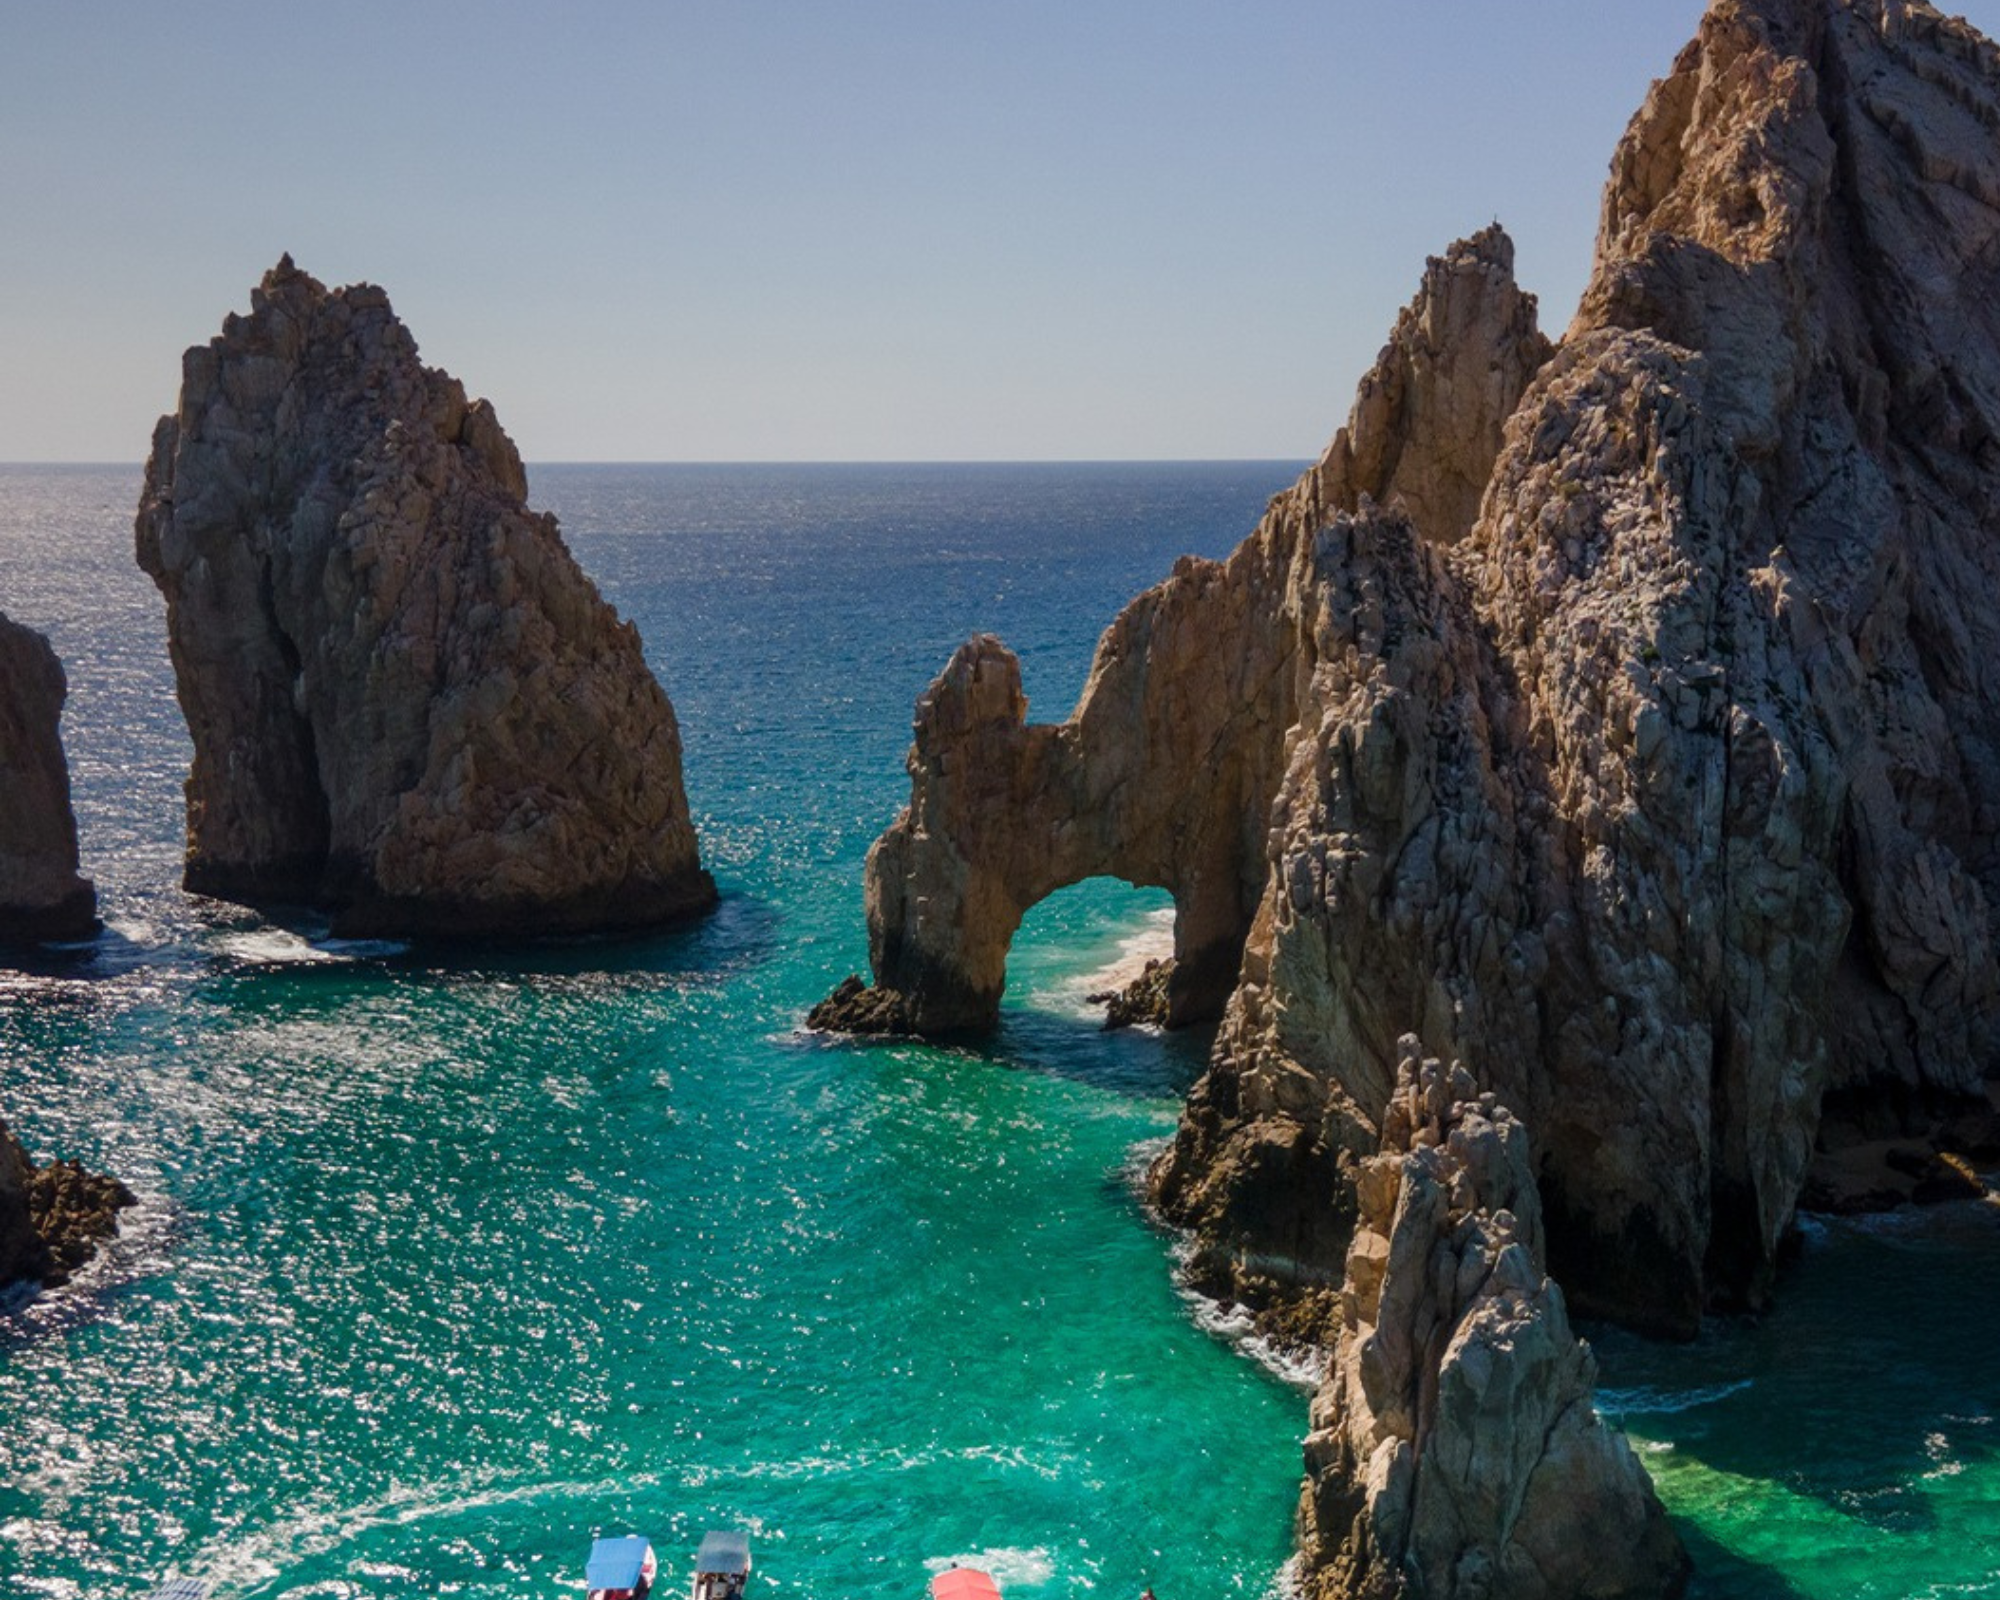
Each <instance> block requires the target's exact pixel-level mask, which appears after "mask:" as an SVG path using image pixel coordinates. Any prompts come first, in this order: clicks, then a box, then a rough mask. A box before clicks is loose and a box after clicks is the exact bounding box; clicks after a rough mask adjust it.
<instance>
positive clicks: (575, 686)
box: [137, 257, 715, 934]
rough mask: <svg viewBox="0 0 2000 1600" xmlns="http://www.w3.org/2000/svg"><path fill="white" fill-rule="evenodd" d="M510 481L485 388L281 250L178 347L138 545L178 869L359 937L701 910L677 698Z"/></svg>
mask: <svg viewBox="0 0 2000 1600" xmlns="http://www.w3.org/2000/svg"><path fill="white" fill-rule="evenodd" d="M526 494H527V482H526V476H525V474H524V472H523V470H522V467H521V462H520V458H519V457H518V456H517V455H516V453H515V451H514V447H513V445H512V444H511V443H510V442H509V440H508V438H507V436H506V434H505V433H503V432H502V431H501V428H500V424H499V422H498V421H497V420H496V418H495V416H494V414H493V410H492V408H491V407H490V406H489V405H488V404H487V403H486V402H485V401H483V400H478V401H468V400H467V398H466V395H465V391H464V389H463V388H462V387H461V386H460V385H459V384H458V382H457V381H456V380H455V379H453V378H451V377H449V376H447V375H446V374H444V373H442V372H438V371H435V370H433V369H430V368H427V367H425V366H423V365H422V364H421V363H420V362H419V361H418V360H417V350H416V344H415V342H414V341H413V340H412V339H411V337H410V335H409V333H408V332H407V331H406V330H405V329H404V327H403V325H402V324H401V323H400V322H399V321H398V320H397V319H396V317H395V314H394V313H393V312H392V311H391V309H390V306H389V301H388V298H387V297H386V296H385V295H384V294H383V293H382V291H381V290H379V289H376V288H373V287H370V286H367V285H361V286H356V287H351V288H346V289H335V290H328V289H326V288H325V287H323V286H322V285H321V284H319V283H318V282H316V281H315V280H314V279H312V278H311V277H309V276H308V275H307V274H305V273H304V272H301V271H299V270H298V269H297V268H296V267H294V266H293V265H292V262H291V260H290V258H289V257H287V258H286V259H285V260H283V261H281V262H280V263H279V265H278V266H277V268H276V269H275V270H273V271H272V272H271V273H269V274H268V275H267V276H266V277H265V279H264V281H263V283H262V284H261V285H260V286H259V287H258V289H257V290H256V291H255V293H254V294H253V296H252V308H251V312H250V315H249V316H247V317H243V316H231V317H230V318H229V319H228V321H227V322H226V323H225V325H224V327H223V331H222V334H221V336H220V337H219V338H216V339H214V340H212V341H211V342H210V343H208V344H207V345H203V346H197V347H195V348H194V349H192V350H190V351H188V353H187V356H186V358H185V360H184V361H183V365H182V386H181V398H180V406H179V409H178V411H177V412H176V413H175V414H174V415H173V416H170V417H166V418H163V419H162V420H161V422H160V425H159V427H158V429H157V430H156V432H155V434H154V439H153V451H152V456H151V459H150V460H149V462H148V463H147V469H146V487H145V493H144V498H143V499H142V501H141V503H140V507H139V514H138V522H137V542H138V556H139V562H140V564H141V565H142V566H143V567H144V568H145V569H146V571H147V572H148V573H149V574H151V575H152V577H153V579H154V581H155V582H156V583H157V584H158V585H159V587H160V589H161V592H162V593H163V594H164V595H165V596H166V599H167V623H168V634H169V644H170V646H171V649H172V654H173V660H174V668H175V672H176V675H177V678H178V682H179V692H180V699H181V706H182V709H183V710H184V711H185V713H186V715H187V720H188V727H189V731H190V732H191V733H192V735H193V738H194V764H193V768H192V771H191V773H190V776H189V779H188V784H187V815H188V858H187V884H188V887H189V888H190V889H193V890H196V891H198V892H200V893H204V894H213V895H218V896H221V897H223V898H227V899H237V900H243V901H247V902H250V903H256V904H262V903H294V904H315V905H322V906H326V907H329V908H331V909H332V910H333V911H334V913H335V920H336V927H337V928H339V929H341V930H342V931H346V932H357V933H358V932H415V933H442V934H489V933H544V932H575V931H588V930H596V929H614V928H630V927H638V926H644V925H647V924H652V923H657V922H661V921H664V920H667V919H670V918H673V917H676V916H679V915H682V914H685V913H688V912H691V911H694V910H697V909H699V908H701V907H703V906H705V905H707V904H708V903H709V902H710V901H712V900H713V898H714V893H715V891H714V887H713V885H712V883H711V882H710V880H709V878H708V875H707V874H706V873H705V872H703V871H702V870H701V867H700V864H699V862H698V859H697V854H696V845H695V837H694V830H693V827H692V824H691V822H690V819H689V815H688V807H687V800H686V796H685V793H684V791H683V788H682V782H681V745H680V733H679V729H678V726H677V725H676V722H675V719H674V713H673V708H672V707H671V706H670V705H669V704H668V702H667V697H666V695H665V694H664V693H663V692H662V690H661V689H660V686H659V684H658V683H657V682H656V681H655V680H654V678H653V677H652V675H651V673H650V672H648V670H647V668H646V665H645V662H644V660H643V658H642V655H641V650H640V643H639V637H638V634H637V631H636V630H635V629H633V628H632V626H631V625H630V624H628V623H622V622H620V621H619V620H618V618H617V616H616V614H615V613H614V612H613V611H612V609H611V608H610V607H609V606H608V605H606V604H605V603H604V601H603V600H602V599H601V598H600V597H599V596H598V594H597V591H596V589H595V588H594V586H593V585H592V584H591V583H590V581H589V579H588V578H586V577H585V576H584V575H583V573H582V572H581V571H580V570H579V569H578V568H577V566H576V563H575V562H574V560H573V559H572V558H571V556H570V554H569V552H568V550H567V549H566V548H565V546H564V544H563V542H562V538H561V535H560V534H559V533H558V531H557V529H556V525H555V522H554V519H553V518H550V517H547V516H542V515H537V514H535V513H533V512H530V511H529V510H528V509H527V508H526V503H525V502H526Z"/></svg>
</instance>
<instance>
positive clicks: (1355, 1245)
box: [1299, 1037, 1687, 1600]
mask: <svg viewBox="0 0 2000 1600" xmlns="http://www.w3.org/2000/svg"><path fill="white" fill-rule="evenodd" d="M1400 1049H1401V1051H1402V1057H1401V1060H1400V1061H1399V1063H1398V1066H1397V1073H1396V1082H1395V1088H1394V1090H1393V1091H1392V1093H1391V1095H1390V1099H1389V1104H1388V1108H1387V1110H1386V1112H1385V1113H1384V1118H1383V1128H1382V1146H1381V1153H1380V1154H1379V1155H1377V1156H1374V1157H1372V1158H1371V1159H1369V1160H1368V1161H1366V1162H1364V1163H1363V1164H1362V1165H1361V1167H1360V1169H1359V1176H1358V1182H1357V1185H1356V1187H1357V1190H1358V1192H1359V1197H1360V1215H1359V1218H1358V1222H1357V1225H1356V1228H1355V1231H1354V1239H1353V1242H1352V1244H1351V1245H1350V1246H1349V1248H1348V1254H1347V1279H1346V1283H1345V1285H1344V1286H1343V1289H1342V1296H1341V1314H1340V1318H1339V1331H1338V1335H1337V1339H1336V1343H1335V1345H1334V1350H1333V1358H1332V1362H1331V1365H1330V1367H1329V1370H1328V1374H1327V1377H1326V1380H1325V1382H1324V1384H1323V1385H1322V1386H1321V1389H1320V1392H1319V1395H1318V1397H1317V1398H1316V1400H1315V1401H1314V1403H1313V1431H1312V1434H1311V1436H1310V1437H1309V1438H1308V1439H1307V1441H1306V1469H1307V1475H1306V1487H1305V1493H1304V1496H1303V1499H1302V1502H1301V1505H1300V1516H1299V1525H1300V1543H1301V1546H1302V1548H1303V1550H1304V1553H1305V1557H1306V1560H1305V1567H1306V1570H1307V1572H1308V1573H1309V1574H1310V1575H1311V1576H1310V1577H1309V1579H1308V1584H1307V1591H1308V1593H1309V1594H1316V1595H1326V1596H1329V1597H1333V1596H1345V1595H1369V1596H1392V1595H1402V1594H1411V1595H1424V1596H1429V1597H1431V1600H1471V1597H1474V1596H1477V1597H1480V1600H1561V1597H1565V1596H1584V1595H1606V1596H1609V1595H1641V1594H1661V1593H1665V1592H1669V1591H1671V1590H1672V1589H1674V1588H1675V1587H1677V1586H1678V1585H1679V1583H1680V1582H1681V1580H1682V1579H1683V1578H1684V1576H1685V1573H1686V1568H1687V1559H1686V1556H1685V1555H1684V1554H1683V1552H1682V1550H1681V1548H1680V1543H1679V1541H1678V1540H1677V1539H1676V1538H1675V1537H1674V1534H1673V1531H1672V1529H1671V1528H1669V1527H1668V1525H1667V1520H1666V1514H1665V1512H1664V1511H1663V1510H1662V1509H1661V1507H1660V1502H1659V1499H1658V1497H1657V1496H1655V1495H1654V1493H1653V1486H1652V1484H1651V1483H1650V1482H1648V1481H1647V1478H1646V1475H1645V1473H1644V1472H1643V1471H1642V1470H1640V1467H1639V1463H1638V1461H1637V1460H1636V1459H1635V1458H1634V1456H1633V1454H1632V1452H1631V1449H1630V1448H1629V1447H1628V1446H1627V1445H1626V1443H1625V1441H1624V1440H1623V1439H1622V1438H1620V1437H1619V1436H1618V1435H1617V1434H1616V1433H1614V1432H1612V1431H1611V1430H1610V1429H1609V1428H1607V1427H1606V1426H1605V1425H1604V1423H1603V1421H1602V1420H1601V1419H1600V1418H1599V1417H1598V1415H1597V1413H1596V1410H1595V1409H1594V1407H1593V1406H1592V1403H1591V1396H1592V1390H1593V1387H1594V1384H1595V1381H1596V1363H1595V1361H1594V1360H1593V1359H1592V1357H1591V1354H1590V1351H1589V1349H1588V1347H1587V1346H1585V1345H1584V1344H1583V1343H1581V1342H1580V1341H1579V1340H1578V1339H1577V1338H1576V1336H1575V1335H1574V1334H1573V1333H1572V1332H1571V1331H1570V1326H1569V1317H1568V1314H1567V1312H1566V1311H1565V1309H1564V1305H1563V1296H1562V1291H1561V1290H1560V1289H1559V1288H1557V1287H1556V1285H1555V1284H1554V1283H1553V1282H1551V1281H1550V1279H1549V1276H1548V1274H1547V1271H1546V1270H1545V1268H1544V1264H1543V1245H1542V1222H1541V1203H1540V1199H1539V1197H1538V1194H1537V1190H1536V1186H1535V1176H1534V1171H1533V1167H1532V1164H1531V1161H1530V1158H1529V1153H1528V1135H1527V1131H1526V1130H1525V1129H1524V1128H1523V1127H1522V1125H1521V1123H1520V1122H1518V1121H1517V1120H1515V1118H1514V1117H1513V1116H1512V1115H1511V1114H1510V1113H1509V1112H1508V1110H1507V1108H1506V1107H1505V1106H1502V1105H1499V1104H1497V1103H1496V1102H1495V1100H1494V1097H1493V1096H1492V1095H1491V1094H1486V1095H1480V1096H1478V1097H1477V1099H1476V1100H1475V1099H1474V1095H1475V1089H1474V1086H1473V1082H1472V1078H1471V1076H1470V1074H1468V1073H1466V1072H1465V1071H1464V1069H1463V1068H1458V1067H1454V1068H1453V1069H1451V1070H1450V1071H1449V1072H1447V1071H1446V1070H1445V1069H1444V1068H1443V1067H1442V1066H1441V1065H1440V1064H1439V1063H1437V1062H1435V1061H1424V1060H1420V1059H1419V1053H1418V1048H1417V1042H1416V1040H1415V1039H1413V1038H1407V1037H1406V1038H1405V1039H1403V1040H1402V1041H1401V1042H1400Z"/></svg>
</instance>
